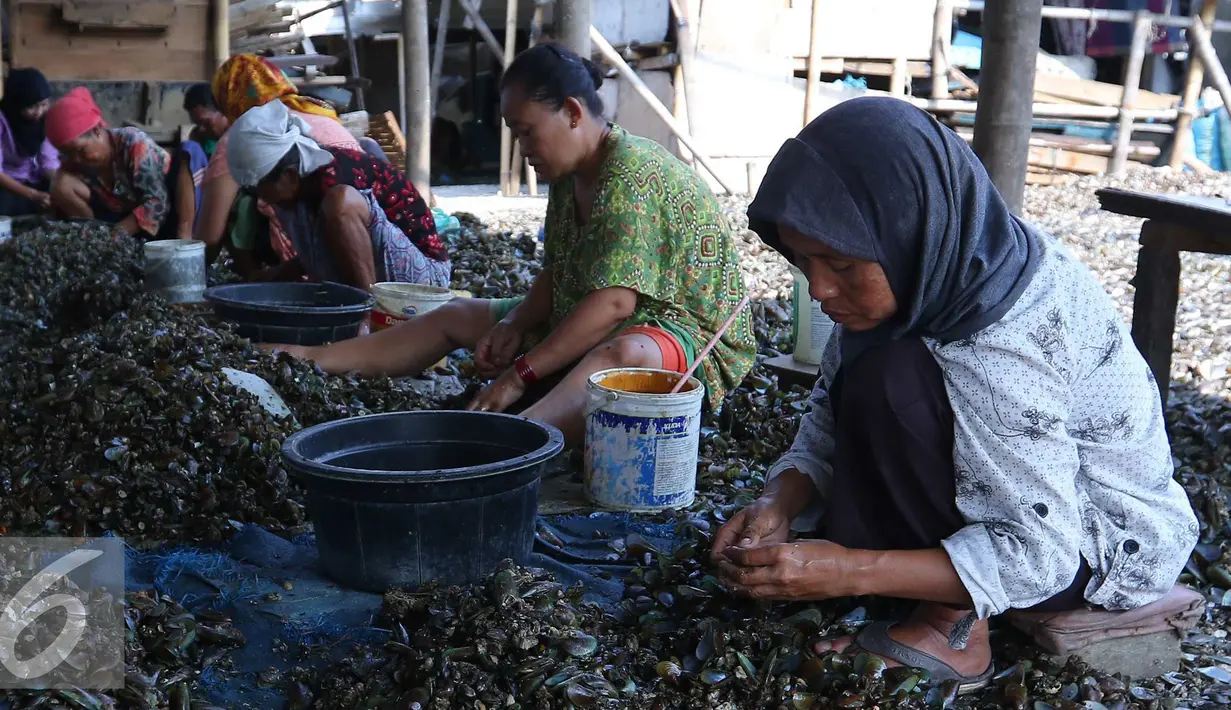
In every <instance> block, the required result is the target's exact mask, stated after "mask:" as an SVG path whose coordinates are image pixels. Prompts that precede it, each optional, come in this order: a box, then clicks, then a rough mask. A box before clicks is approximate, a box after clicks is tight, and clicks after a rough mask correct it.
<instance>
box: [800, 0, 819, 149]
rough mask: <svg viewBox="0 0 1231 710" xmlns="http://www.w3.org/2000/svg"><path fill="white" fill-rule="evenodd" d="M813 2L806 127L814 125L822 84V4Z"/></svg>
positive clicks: (805, 111)
mask: <svg viewBox="0 0 1231 710" xmlns="http://www.w3.org/2000/svg"><path fill="white" fill-rule="evenodd" d="M822 1H823V0H812V29H811V34H810V35H809V36H808V71H807V79H805V81H807V82H808V84H807V86H805V87H804V126H805V127H806V126H807V125H808V124H809V123H812V119H813V118H816V114H815V113H813V112H812V109H813V108H814V106H815V105H816V90H817V84H819V83H820V82H821V2H822Z"/></svg>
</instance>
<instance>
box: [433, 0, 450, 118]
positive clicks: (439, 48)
mask: <svg viewBox="0 0 1231 710" xmlns="http://www.w3.org/2000/svg"><path fill="white" fill-rule="evenodd" d="M450 5H451V2H450V0H440V14H439V15H438V16H437V17H436V46H435V47H434V48H433V51H432V117H433V118H435V116H436V113H437V110H438V108H439V107H438V105H437V104H438V102H439V101H440V73H441V72H442V71H443V70H444V64H445V41H446V38H447V36H448V34H449V10H450V9H451V7H450Z"/></svg>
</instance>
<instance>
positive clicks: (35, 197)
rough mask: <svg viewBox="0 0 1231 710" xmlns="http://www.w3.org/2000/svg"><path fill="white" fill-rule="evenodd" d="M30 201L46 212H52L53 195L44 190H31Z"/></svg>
mask: <svg viewBox="0 0 1231 710" xmlns="http://www.w3.org/2000/svg"><path fill="white" fill-rule="evenodd" d="M30 201H31V202H33V203H34V204H36V205H38V207H39V209H41V210H43V211H44V212H48V211H50V210H51V195H50V194H48V193H46V192H43V191H42V190H31V191H30Z"/></svg>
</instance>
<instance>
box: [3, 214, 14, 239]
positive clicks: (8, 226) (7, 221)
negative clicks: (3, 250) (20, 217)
mask: <svg viewBox="0 0 1231 710" xmlns="http://www.w3.org/2000/svg"><path fill="white" fill-rule="evenodd" d="M12 237H13V218H12V217H0V244H3V243H5V242H7V241H8V240H9V239H11V238H12Z"/></svg>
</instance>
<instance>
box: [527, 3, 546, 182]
mask: <svg viewBox="0 0 1231 710" xmlns="http://www.w3.org/2000/svg"><path fill="white" fill-rule="evenodd" d="M546 2H550V0H535V2H534V14H533V15H531V16H530V46H531V47H533V46H534V45H536V44H538V43H539V40H540V39H542V37H543V5H544V4H545V3H546ZM526 191H527V192H529V193H530V196H531V197H538V194H539V176H538V175H537V174H536V173H535V172H534V168H533V167H531V166H530V163H529V162H527V163H526Z"/></svg>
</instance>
